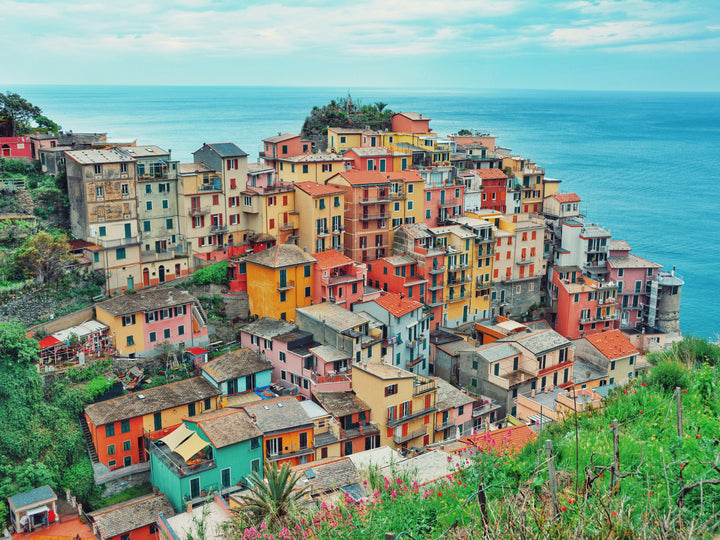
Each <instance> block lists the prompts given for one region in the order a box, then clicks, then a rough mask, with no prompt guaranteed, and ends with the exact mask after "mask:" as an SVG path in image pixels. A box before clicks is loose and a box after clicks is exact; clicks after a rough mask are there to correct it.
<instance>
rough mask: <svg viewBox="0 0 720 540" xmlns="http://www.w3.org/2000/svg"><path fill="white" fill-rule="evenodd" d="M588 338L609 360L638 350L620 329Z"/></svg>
mask: <svg viewBox="0 0 720 540" xmlns="http://www.w3.org/2000/svg"><path fill="white" fill-rule="evenodd" d="M585 339H587V340H588V341H589V342H590V343H591V344H592V345H593V346H594V347H595V348H596V349H597V350H598V351H600V352H601V353H602V354H603V356H605V357H606V358H607V359H608V360H617V359H618V358H625V357H626V356H630V355H633V354H638V350H637V349H636V348H635V347H633V345H632V343H630V341H629V340H628V338H626V337H625V334H623V333H622V332H621V331H620V330H608V331H605V332H601V333H600V334H594V335H592V336H587V337H586V338H585Z"/></svg>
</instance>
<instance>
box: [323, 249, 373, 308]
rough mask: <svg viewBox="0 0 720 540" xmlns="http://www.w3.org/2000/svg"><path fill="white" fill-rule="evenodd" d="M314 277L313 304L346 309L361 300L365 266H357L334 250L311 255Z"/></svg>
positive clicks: (365, 272)
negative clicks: (337, 306) (313, 262)
mask: <svg viewBox="0 0 720 540" xmlns="http://www.w3.org/2000/svg"><path fill="white" fill-rule="evenodd" d="M313 257H314V258H315V259H317V262H316V263H315V277H314V284H313V302H315V303H322V302H328V301H329V302H335V303H336V304H338V305H340V306H343V307H344V308H346V309H351V307H352V305H353V304H355V303H357V302H360V301H362V300H363V298H364V296H365V282H366V278H367V266H366V265H364V264H358V263H356V262H354V261H353V260H352V259H351V258H349V257H346V256H345V255H343V254H342V253H338V252H337V251H336V250H334V249H330V250H328V251H323V252H321V253H313Z"/></svg>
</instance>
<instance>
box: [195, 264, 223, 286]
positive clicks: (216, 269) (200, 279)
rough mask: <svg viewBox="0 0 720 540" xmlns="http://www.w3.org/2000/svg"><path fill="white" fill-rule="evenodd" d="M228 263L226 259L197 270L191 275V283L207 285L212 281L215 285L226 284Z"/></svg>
mask: <svg viewBox="0 0 720 540" xmlns="http://www.w3.org/2000/svg"><path fill="white" fill-rule="evenodd" d="M227 268H228V263H227V261H223V262H219V263H215V264H213V265H210V266H206V267H205V268H201V269H200V270H197V271H196V272H195V273H194V274H193V277H192V280H191V281H190V283H192V284H193V285H207V284H209V283H214V284H216V285H227V283H228V274H227Z"/></svg>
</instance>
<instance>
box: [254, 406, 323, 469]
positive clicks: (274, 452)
mask: <svg viewBox="0 0 720 540" xmlns="http://www.w3.org/2000/svg"><path fill="white" fill-rule="evenodd" d="M245 412H247V414H249V415H250V418H252V420H253V421H254V422H255V424H256V425H257V427H258V428H259V429H260V431H262V433H263V440H264V441H265V448H264V452H265V453H264V456H265V460H266V461H269V462H270V463H274V464H275V465H276V466H277V467H281V466H282V465H283V464H284V463H289V464H290V465H291V466H294V465H299V464H301V463H307V462H308V461H313V459H314V455H315V449H314V440H313V430H314V428H315V423H314V422H313V421H312V418H310V416H308V413H307V412H305V409H303V407H302V406H301V405H300V402H299V401H298V400H297V399H295V398H294V397H286V398H280V399H275V400H266V401H263V402H262V403H258V404H256V405H251V406H247V407H245Z"/></svg>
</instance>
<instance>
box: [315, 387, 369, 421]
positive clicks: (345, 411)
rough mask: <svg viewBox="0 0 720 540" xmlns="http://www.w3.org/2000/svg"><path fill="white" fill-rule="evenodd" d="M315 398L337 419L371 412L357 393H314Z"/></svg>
mask: <svg viewBox="0 0 720 540" xmlns="http://www.w3.org/2000/svg"><path fill="white" fill-rule="evenodd" d="M313 396H315V399H317V400H318V402H320V405H322V406H323V408H324V409H325V410H326V411H328V412H329V413H330V414H331V415H333V416H334V417H335V418H341V417H343V416H347V415H349V414H357V413H361V412H363V411H369V410H370V407H369V406H368V405H367V404H366V403H365V402H364V401H363V400H362V399H360V398H359V397H357V396H356V395H355V392H313Z"/></svg>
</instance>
